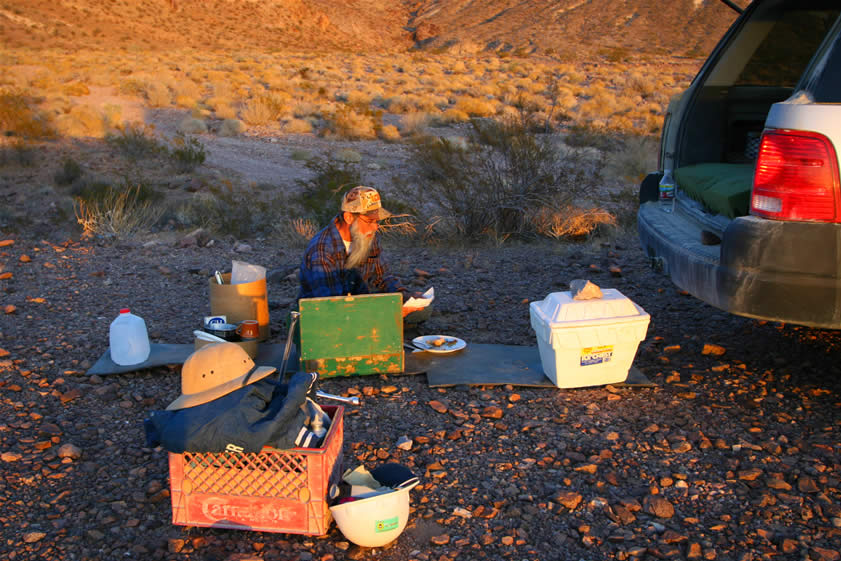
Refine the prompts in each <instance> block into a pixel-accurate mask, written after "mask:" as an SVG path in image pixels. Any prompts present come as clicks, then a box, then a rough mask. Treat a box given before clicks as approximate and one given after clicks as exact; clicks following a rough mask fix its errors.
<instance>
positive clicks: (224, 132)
mask: <svg viewBox="0 0 841 561" xmlns="http://www.w3.org/2000/svg"><path fill="white" fill-rule="evenodd" d="M245 128H246V127H245V123H243V122H242V121H240V120H239V119H225V120H224V121H222V124H221V125H219V133H218V134H219V136H237V135H239V134H240V133H242V132H244V131H245Z"/></svg>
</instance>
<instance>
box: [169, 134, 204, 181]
mask: <svg viewBox="0 0 841 561" xmlns="http://www.w3.org/2000/svg"><path fill="white" fill-rule="evenodd" d="M170 157H171V158H172V161H173V162H174V163H175V167H176V169H177V170H178V172H179V173H187V172H190V171H193V170H194V169H196V168H197V167H198V166H200V165H201V164H203V163H204V161H205V159H206V158H207V152H206V151H205V148H204V144H202V143H201V142H200V141H199V140H198V139H197V138H194V137H192V136H189V137H188V136H185V135H183V134H179V135H176V136H175V137H174V138H173V139H172V150H171V151H170Z"/></svg>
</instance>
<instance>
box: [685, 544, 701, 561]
mask: <svg viewBox="0 0 841 561" xmlns="http://www.w3.org/2000/svg"><path fill="white" fill-rule="evenodd" d="M702 555H703V553H702V550H701V544H699V543H696V542H693V543H691V544H689V547H688V548H686V558H687V559H700V558H701V556H702Z"/></svg>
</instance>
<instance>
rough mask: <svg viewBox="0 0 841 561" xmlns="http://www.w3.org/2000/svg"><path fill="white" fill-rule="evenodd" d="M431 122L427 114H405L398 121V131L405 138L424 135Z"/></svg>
mask: <svg viewBox="0 0 841 561" xmlns="http://www.w3.org/2000/svg"><path fill="white" fill-rule="evenodd" d="M431 121H432V119H431V118H430V116H429V113H426V112H422V111H416V112H413V113H406V114H405V115H403V117H402V118H401V120H400V130H401V131H402V132H403V134H404V135H407V136H411V135H417V134H425V133H426V129H427V128H428V127H429V125H430V123H431Z"/></svg>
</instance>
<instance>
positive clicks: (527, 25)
mask: <svg viewBox="0 0 841 561" xmlns="http://www.w3.org/2000/svg"><path fill="white" fill-rule="evenodd" d="M739 2H740V3H741V4H746V3H747V0H739ZM735 16H736V14H735V12H733V11H732V10H730V9H729V8H727V7H726V6H724V5H723V4H722V3H721V2H719V1H718V0H670V1H669V2H658V1H653V0H402V1H401V0H262V1H258V0H5V1H3V2H0V40H1V41H2V44H3V45H5V46H6V47H12V48H15V47H35V48H37V47H57V48H68V49H79V48H122V49H128V50H130V49H134V48H141V49H149V48H153V49H169V48H182V47H195V48H198V49H216V50H219V49H228V50H232V51H235V50H248V49H259V50H263V51H271V50H284V49H294V50H300V51H307V50H308V51H315V52H324V51H333V50H341V51H353V52H389V51H403V50H406V49H409V48H423V49H429V50H433V51H434V50H436V49H448V50H454V51H456V52H478V51H513V52H516V53H518V54H528V53H532V52H538V53H541V54H544V53H547V52H549V53H551V52H554V53H557V54H560V55H563V56H564V57H568V58H571V59H575V58H581V57H584V56H587V55H591V54H592V53H594V52H598V50H600V49H602V50H603V49H605V48H608V49H610V48H612V49H621V50H622V51H623V53H624V54H625V55H633V54H635V53H652V54H678V55H681V54H693V55H698V54H704V53H706V52H708V51H709V50H710V49H711V48H712V46H713V45H714V44H715V41H716V40H717V38H718V37H719V36H720V35H721V33H722V32H723V31H724V30H725V29H726V28H727V26H728V25H729V24H730V23H731V22H732V21H733V20H734V19H735Z"/></svg>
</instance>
